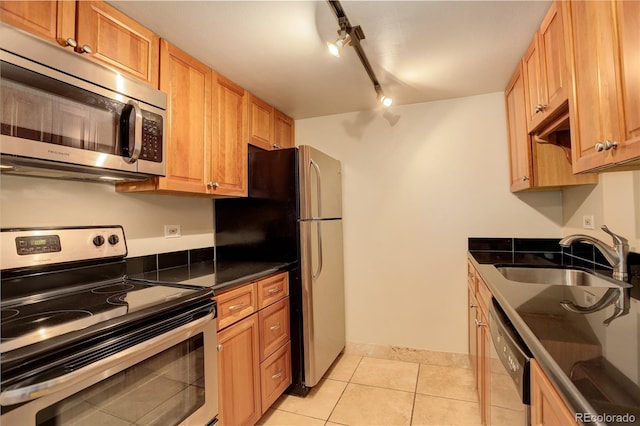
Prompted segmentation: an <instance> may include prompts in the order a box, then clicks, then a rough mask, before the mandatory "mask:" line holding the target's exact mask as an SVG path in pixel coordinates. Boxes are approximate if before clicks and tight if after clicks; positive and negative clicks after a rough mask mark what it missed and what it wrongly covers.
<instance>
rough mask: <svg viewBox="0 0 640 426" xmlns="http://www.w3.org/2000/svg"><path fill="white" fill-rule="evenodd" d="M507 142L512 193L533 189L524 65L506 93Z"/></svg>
mask: <svg viewBox="0 0 640 426" xmlns="http://www.w3.org/2000/svg"><path fill="white" fill-rule="evenodd" d="M505 99H506V108H507V140H508V142H509V165H510V169H509V170H510V188H511V191H512V192H516V191H521V190H524V189H529V188H531V186H532V184H533V181H532V179H531V178H532V173H531V166H532V164H533V163H532V161H531V150H530V148H529V133H528V132H527V123H526V122H527V119H526V111H525V97H524V79H523V77H522V65H519V66H518V68H516V72H515V73H514V74H513V77H511V81H510V82H509V85H508V86H507V90H506V91H505Z"/></svg>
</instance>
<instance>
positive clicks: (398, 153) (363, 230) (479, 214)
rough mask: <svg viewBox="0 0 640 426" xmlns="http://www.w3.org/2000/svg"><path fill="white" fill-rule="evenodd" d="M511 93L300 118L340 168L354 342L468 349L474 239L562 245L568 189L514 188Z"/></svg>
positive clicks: (305, 135) (302, 134)
mask: <svg viewBox="0 0 640 426" xmlns="http://www.w3.org/2000/svg"><path fill="white" fill-rule="evenodd" d="M505 123H506V118H505V111H504V95H503V94H502V93H493V94H488V95H482V96H475V97H469V98H461V99H453V100H447V101H441V102H432V103H423V104H415V105H407V106H399V107H394V108H392V109H391V112H387V113H385V114H384V115H383V114H382V112H381V111H368V112H358V113H350V114H341V115H333V116H327V117H320V118H312V119H305V120H298V121H296V143H297V144H299V145H302V144H307V145H313V146H315V147H316V148H318V149H320V150H323V151H325V152H326V153H328V154H330V155H332V156H334V157H336V158H338V159H340V160H342V164H343V197H344V210H343V214H344V248H345V281H346V284H345V285H346V297H347V308H346V314H347V340H348V341H349V342H354V343H370V344H378V345H397V346H402V347H410V348H417V349H428V350H435V351H449V352H459V353H465V352H466V351H467V343H466V339H467V337H466V334H467V311H466V300H467V294H466V275H465V273H466V267H465V261H466V260H465V259H466V257H465V256H466V250H467V238H468V237H472V236H491V237H511V236H521V237H559V236H560V234H561V227H562V199H561V193H560V192H557V191H555V192H545V193H532V194H524V195H518V196H516V195H513V194H511V192H510V191H509V186H508V181H509V169H508V154H507V142H506V124H505Z"/></svg>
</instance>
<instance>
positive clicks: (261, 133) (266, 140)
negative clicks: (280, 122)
mask: <svg viewBox="0 0 640 426" xmlns="http://www.w3.org/2000/svg"><path fill="white" fill-rule="evenodd" d="M273 114H274V109H273V107H272V106H271V105H269V104H268V103H266V102H264V101H262V100H260V99H258V98H256V97H255V96H253V95H251V94H250V95H249V143H250V144H251V145H253V146H257V147H258V148H262V149H266V150H270V149H273V123H274V119H273Z"/></svg>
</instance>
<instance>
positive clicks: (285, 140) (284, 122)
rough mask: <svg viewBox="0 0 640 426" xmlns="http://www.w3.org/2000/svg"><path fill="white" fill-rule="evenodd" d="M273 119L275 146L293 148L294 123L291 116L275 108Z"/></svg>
mask: <svg viewBox="0 0 640 426" xmlns="http://www.w3.org/2000/svg"><path fill="white" fill-rule="evenodd" d="M274 120H275V123H274V131H275V135H274V144H275V148H276V149H278V148H293V147H294V146H295V123H294V121H293V118H291V117H289V116H287V115H285V114H283V113H281V112H280V111H278V110H275V116H274Z"/></svg>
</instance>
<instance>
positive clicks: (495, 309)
mask: <svg viewBox="0 0 640 426" xmlns="http://www.w3.org/2000/svg"><path fill="white" fill-rule="evenodd" d="M489 329H490V332H491V344H492V347H491V378H490V380H491V394H490V398H491V407H490V410H491V424H492V425H509V426H513V425H529V424H530V422H531V419H530V417H531V416H530V405H529V404H530V401H531V399H530V374H529V361H530V360H531V353H530V352H529V350H528V349H527V347H526V345H525V343H524V342H523V341H522V339H521V338H520V336H519V335H518V333H517V331H516V330H515V328H514V327H513V325H512V324H511V322H510V321H509V318H507V316H506V315H505V313H504V312H503V311H502V309H501V308H500V306H499V305H498V303H497V302H496V301H495V299H493V301H492V304H491V306H490V307H489Z"/></svg>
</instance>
